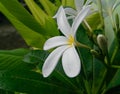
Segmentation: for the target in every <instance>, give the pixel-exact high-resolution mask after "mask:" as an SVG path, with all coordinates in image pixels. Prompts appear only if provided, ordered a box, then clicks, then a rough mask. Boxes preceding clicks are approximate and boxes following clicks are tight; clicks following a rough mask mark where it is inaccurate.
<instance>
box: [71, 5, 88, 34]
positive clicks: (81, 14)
mask: <svg viewBox="0 0 120 94" xmlns="http://www.w3.org/2000/svg"><path fill="white" fill-rule="evenodd" d="M89 11H90V6H86V7H84V8H82V10H81V11H80V12H79V13H78V15H77V16H76V17H75V20H74V22H73V24H72V32H73V36H75V34H76V31H77V28H78V26H79V25H80V24H81V22H82V21H83V20H84V18H85V17H86V16H87V14H88V12H89Z"/></svg>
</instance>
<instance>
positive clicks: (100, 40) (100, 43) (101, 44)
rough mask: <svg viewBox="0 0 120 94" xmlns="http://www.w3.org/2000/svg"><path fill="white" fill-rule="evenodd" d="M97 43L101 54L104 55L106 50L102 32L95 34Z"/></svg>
mask: <svg viewBox="0 0 120 94" xmlns="http://www.w3.org/2000/svg"><path fill="white" fill-rule="evenodd" d="M97 43H98V46H99V48H100V49H101V50H102V53H103V55H106V54H107V52H108V50H107V39H106V37H105V36H104V35H102V34H99V35H98V36H97Z"/></svg>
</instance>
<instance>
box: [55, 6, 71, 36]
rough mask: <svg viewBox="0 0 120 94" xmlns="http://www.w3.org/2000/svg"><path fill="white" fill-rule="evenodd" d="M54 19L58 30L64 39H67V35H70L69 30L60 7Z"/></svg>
mask: <svg viewBox="0 0 120 94" xmlns="http://www.w3.org/2000/svg"><path fill="white" fill-rule="evenodd" d="M54 17H55V18H56V19H57V24H58V28H59V29H60V30H61V32H62V33H63V34H64V35H65V36H66V37H69V35H70V34H71V31H70V29H71V28H70V25H69V23H68V20H67V18H66V15H65V11H64V9H63V7H62V6H61V7H60V8H59V10H58V13H57V14H56V16H54Z"/></svg>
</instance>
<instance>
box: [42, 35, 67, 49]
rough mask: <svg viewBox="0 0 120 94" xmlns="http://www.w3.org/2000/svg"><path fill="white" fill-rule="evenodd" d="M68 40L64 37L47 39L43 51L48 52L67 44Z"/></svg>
mask: <svg viewBox="0 0 120 94" xmlns="http://www.w3.org/2000/svg"><path fill="white" fill-rule="evenodd" d="M67 41H68V39H67V38H66V37H64V36H56V37H52V38H50V39H48V40H47V41H46V42H45V44H44V48H43V49H44V50H49V49H51V48H54V47H57V46H61V45H65V44H68V42H67Z"/></svg>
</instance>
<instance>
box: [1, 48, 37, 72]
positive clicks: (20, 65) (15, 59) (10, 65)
mask: <svg viewBox="0 0 120 94" xmlns="http://www.w3.org/2000/svg"><path fill="white" fill-rule="evenodd" d="M26 53H28V50H26V49H16V50H6V51H4V50H0V70H5V71H6V70H11V69H14V68H15V69H31V68H34V67H35V66H32V65H28V64H26V63H24V62H23V61H22V60H23V57H24V55H25V54H26Z"/></svg>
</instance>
